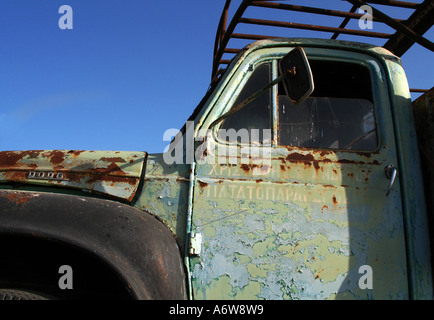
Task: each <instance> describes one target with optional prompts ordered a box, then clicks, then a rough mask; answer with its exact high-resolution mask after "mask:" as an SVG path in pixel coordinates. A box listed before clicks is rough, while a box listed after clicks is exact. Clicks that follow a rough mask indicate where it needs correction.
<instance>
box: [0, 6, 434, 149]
mask: <svg viewBox="0 0 434 320" xmlns="http://www.w3.org/2000/svg"><path fill="white" fill-rule="evenodd" d="M419 1H420V0H418V2H419ZM239 2H240V1H235V0H234V1H233V9H232V11H233V10H234V9H235V8H236V7H237V5H238V4H239ZM292 2H294V3H297V4H302V3H303V4H305V5H309V3H316V4H318V3H319V0H303V1H301V0H295V1H292ZM336 2H339V5H340V6H342V9H343V10H348V8H349V7H350V5H349V4H347V3H344V2H343V1H340V0H321V6H322V7H324V8H327V4H328V3H333V5H335V4H336ZM224 3H225V1H224V0H182V1H180V0H165V1H143V0H125V1H120V0H117V1H115V0H104V1H102V0H62V1H59V0H37V1H36V0H0V39H1V41H0V57H1V59H0V150H28V149H80V150H82V149H85V150H131V151H148V152H162V151H163V149H164V147H165V146H166V145H167V142H165V141H163V134H164V132H165V131H166V130H167V129H170V128H181V127H182V125H183V124H184V122H185V121H186V119H187V118H188V116H189V115H190V114H191V112H192V111H193V109H194V108H195V107H196V105H197V104H198V103H199V101H200V100H201V98H202V97H203V95H204V94H205V92H206V90H207V88H208V85H209V81H210V78H211V63H212V52H213V46H214V37H215V32H216V28H217V24H218V21H219V18H220V14H221V11H222V9H223V6H224ZM62 5H69V6H70V7H71V8H72V9H73V29H72V30H61V29H60V28H59V26H58V21H59V19H60V18H61V17H62V14H59V12H58V11H59V7H60V6H62ZM377 7H378V8H379V9H382V8H381V6H377ZM232 11H231V12H232ZM408 12H409V11H406V10H405V9H404V10H402V9H399V10H398V9H397V10H396V11H395V12H394V14H395V16H394V17H398V18H400V17H401V16H402V17H406V16H407V15H408ZM254 13H255V10H252V11H251V14H252V15H253V14H254ZM256 17H258V16H256ZM259 18H270V19H271V18H273V17H272V16H270V17H263V16H259ZM298 19H301V20H300V21H296V20H294V21H296V22H303V23H310V24H321V22H322V20H321V19H322V17H315V20H314V21H313V20H307V19H312V16H311V15H309V16H306V17H304V16H301V17H299V18H298ZM339 23H340V20H337V21H336V24H335V26H338V25H339ZM353 23H357V22H353ZM374 29H375V30H374V31H379V32H383V30H382V29H381V28H380V26H377V25H375V24H374ZM385 30H387V27H386V28H385ZM237 31H238V32H243V28H240V29H239V30H237ZM246 31H247V29H246ZM250 31H252V30H250ZM285 32H288V31H287V30H286V31H285ZM252 33H255V32H252ZM257 33H264V32H263V31H258V32H257ZM288 36H293V37H300V36H316V37H318V36H319V35H318V34H310V33H308V32H306V33H303V32H299V31H294V30H292V31H291V32H290V33H289V34H288ZM329 36H330V35H329V34H324V37H329ZM426 37H427V38H428V39H430V40H431V41H433V38H434V32H433V30H430V31H429V32H428V33H427V34H426ZM339 39H345V40H355V41H365V40H368V41H369V42H373V41H372V40H371V39H366V38H360V37H348V36H343V37H340V38H339ZM378 44H382V43H381V41H380V43H378ZM402 60H403V64H404V67H405V68H406V69H407V76H408V79H409V83H410V86H411V87H414V88H430V87H431V86H432V85H433V76H432V75H433V74H434V62H433V53H432V52H430V51H429V50H427V49H425V48H423V47H420V46H419V45H415V46H414V47H413V48H412V49H411V50H410V51H409V52H407V53H406V54H405V55H404V56H403V57H402ZM414 97H416V95H415V96H414Z"/></svg>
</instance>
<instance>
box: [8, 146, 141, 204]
mask: <svg viewBox="0 0 434 320" xmlns="http://www.w3.org/2000/svg"><path fill="white" fill-rule="evenodd" d="M145 158H146V153H137V152H114V151H81V150H80V151H78V150H32V151H2V152H0V182H8V183H11V182H12V183H21V184H27V185H37V186H55V187H66V188H72V189H78V190H88V191H91V192H96V193H99V194H106V195H109V196H113V197H116V198H120V199H124V200H127V201H131V200H132V199H133V197H134V195H135V192H136V190H137V187H138V184H139V181H140V176H141V172H142V168H143V163H144V160H145ZM131 161H132V162H131ZM30 172H32V174H29V173H30ZM59 174H61V178H58V177H59ZM40 177H44V179H42V178H40Z"/></svg>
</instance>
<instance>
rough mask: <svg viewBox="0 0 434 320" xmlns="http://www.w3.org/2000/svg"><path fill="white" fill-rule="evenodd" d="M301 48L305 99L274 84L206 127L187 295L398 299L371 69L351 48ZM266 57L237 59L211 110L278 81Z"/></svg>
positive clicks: (392, 159)
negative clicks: (310, 89) (308, 77)
mask: <svg viewBox="0 0 434 320" xmlns="http://www.w3.org/2000/svg"><path fill="white" fill-rule="evenodd" d="M305 50H306V53H307V54H308V57H309V59H310V63H311V67H312V73H313V77H314V81H315V91H314V93H313V94H312V96H311V97H310V98H308V99H307V100H306V101H304V102H303V103H301V104H299V105H294V104H292V103H291V102H290V101H289V99H288V98H287V97H286V96H285V95H284V90H283V88H282V87H281V86H280V85H276V86H274V87H273V88H271V89H270V90H269V91H268V92H266V93H265V94H263V95H262V96H260V97H259V98H258V99H256V100H255V101H253V102H252V103H250V104H249V105H247V106H246V107H244V108H243V109H241V110H240V111H238V112H236V113H234V114H232V115H231V116H229V117H228V118H226V119H225V120H224V121H223V122H222V123H221V125H219V126H217V127H216V128H212V129H211V134H210V135H209V136H210V137H211V138H210V139H211V140H212V141H211V142H212V143H210V144H209V145H210V146H211V147H210V148H209V149H208V150H207V152H206V155H205V156H204V157H205V158H204V159H202V161H198V163H197V165H196V179H195V186H194V200H193V214H192V232H193V237H192V239H193V242H195V245H196V246H197V247H196V248H194V249H195V252H194V254H193V255H191V256H190V269H191V270H190V271H191V278H192V289H193V296H194V298H196V299H404V298H408V283H407V273H406V254H405V239H404V227H403V217H402V206H401V195H400V186H399V174H397V170H396V166H397V152H396V149H395V141H394V132H393V125H392V123H393V122H392V116H391V113H390V108H389V101H388V96H387V83H386V82H385V80H384V79H385V76H384V74H383V71H382V68H381V65H380V64H379V63H377V62H376V61H375V59H374V58H373V57H371V56H368V55H364V54H361V53H352V52H346V53H345V54H342V53H341V52H338V51H334V50H326V49H321V50H318V49H313V48H307V49H305ZM283 55H284V52H282V53H281V56H283ZM275 57H276V53H275V52H273V54H270V55H269V56H267V54H266V53H264V55H263V57H262V58H261V59H256V60H255V62H251V61H250V62H249V61H248V59H247V61H245V62H244V64H241V65H240V67H239V70H238V71H237V72H235V73H234V75H233V76H232V77H231V78H230V79H228V80H227V81H228V82H227V85H226V86H225V88H226V89H225V90H223V92H222V95H221V98H220V100H219V101H223V103H224V104H225V106H221V105H216V106H214V107H213V108H214V109H218V110H226V111H227V110H229V109H230V108H231V107H232V106H234V105H237V103H238V102H240V101H243V100H244V99H245V98H246V97H248V96H249V95H251V94H252V93H254V92H256V91H257V90H258V89H260V88H262V87H264V86H265V85H266V84H267V83H269V82H270V81H271V80H272V79H274V78H276V77H277V76H278V67H277V66H278V61H277V60H276V58H275ZM243 68H244V69H243ZM243 70H244V71H245V70H247V72H244V71H243ZM239 74H244V75H243V77H242V79H240V76H239ZM222 87H223V86H222ZM217 104H218V102H217ZM217 116H218V115H217V114H214V115H210V117H211V118H213V117H214V118H213V119H215V117H217ZM213 119H211V120H209V121H212V120H213ZM246 131H247V132H248V138H246V135H245V133H246Z"/></svg>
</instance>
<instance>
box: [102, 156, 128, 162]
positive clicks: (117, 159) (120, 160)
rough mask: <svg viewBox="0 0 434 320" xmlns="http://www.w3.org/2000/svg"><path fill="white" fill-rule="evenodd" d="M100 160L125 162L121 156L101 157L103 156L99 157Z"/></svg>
mask: <svg viewBox="0 0 434 320" xmlns="http://www.w3.org/2000/svg"><path fill="white" fill-rule="evenodd" d="M101 161H106V162H121V163H125V162H126V161H125V159H124V158H121V157H114V158H106V157H103V158H101ZM132 161H133V160H132ZM133 162H134V161H133Z"/></svg>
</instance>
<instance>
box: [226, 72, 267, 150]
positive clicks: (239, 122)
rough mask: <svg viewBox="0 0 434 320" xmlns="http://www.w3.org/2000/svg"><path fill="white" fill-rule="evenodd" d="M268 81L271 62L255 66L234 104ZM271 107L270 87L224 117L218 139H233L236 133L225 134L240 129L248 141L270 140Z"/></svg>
mask: <svg viewBox="0 0 434 320" xmlns="http://www.w3.org/2000/svg"><path fill="white" fill-rule="evenodd" d="M270 82H271V64H270V63H264V64H261V65H258V66H256V68H255V69H254V70H253V71H252V73H251V75H250V77H249V79H248V80H247V82H246V84H245V85H244V87H243V89H242V90H241V92H240V94H239V96H238V98H237V100H236V101H235V103H234V106H236V105H238V104H239V103H241V102H243V101H244V100H245V99H247V98H249V97H251V96H252V95H253V94H255V93H256V92H258V91H259V90H261V89H262V88H264V87H265V86H266V85H268V84H269V83H270ZM271 109H272V108H271V89H270V90H268V91H267V92H265V93H264V94H262V95H260V96H259V97H258V98H256V99H255V100H253V101H252V102H250V103H249V104H248V105H246V106H245V107H244V108H242V109H240V110H238V111H237V112H235V113H234V114H232V115H230V116H229V117H228V118H226V119H225V120H224V121H223V123H222V126H221V127H220V130H219V137H220V139H222V140H228V141H234V140H236V139H237V135H234V134H227V133H228V132H232V133H234V132H237V133H240V132H241V131H240V130H247V131H246V132H248V134H249V141H250V142H260V143H269V142H270V141H269V140H271ZM252 129H256V130H252ZM267 133H268V134H267ZM238 138H239V135H238ZM243 142H245V141H243Z"/></svg>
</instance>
